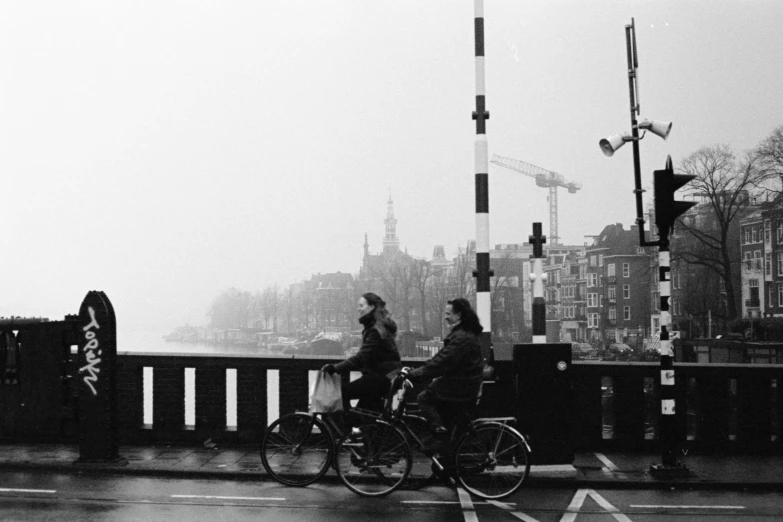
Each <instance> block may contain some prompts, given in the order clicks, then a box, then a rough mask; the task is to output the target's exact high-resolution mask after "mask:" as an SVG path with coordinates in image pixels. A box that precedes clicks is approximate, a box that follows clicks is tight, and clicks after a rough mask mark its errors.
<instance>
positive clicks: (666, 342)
mask: <svg viewBox="0 0 783 522" xmlns="http://www.w3.org/2000/svg"><path fill="white" fill-rule="evenodd" d="M660 239H661V241H660V248H659V250H658V290H659V291H660V294H661V296H660V299H661V319H660V320H661V343H660V348H659V354H660V357H661V422H660V427H661V428H660V432H661V433H660V440H661V449H662V452H663V455H662V458H661V462H662V465H663V466H664V467H666V468H668V467H676V466H677V454H676V446H677V440H676V439H677V418H676V417H675V389H674V350H673V348H672V342H671V339H670V338H669V335H670V333H669V328H671V326H670V323H671V314H670V313H669V297H670V296H671V282H670V281H671V280H670V277H671V266H670V263H669V238H668V234H665V233H664V234H661V238H660Z"/></svg>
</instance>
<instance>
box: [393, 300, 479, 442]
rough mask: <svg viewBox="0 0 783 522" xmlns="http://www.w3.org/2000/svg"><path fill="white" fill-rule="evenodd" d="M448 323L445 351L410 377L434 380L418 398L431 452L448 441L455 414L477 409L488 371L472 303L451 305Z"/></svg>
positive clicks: (449, 305)
mask: <svg viewBox="0 0 783 522" xmlns="http://www.w3.org/2000/svg"><path fill="white" fill-rule="evenodd" d="M444 319H445V321H446V324H447V325H448V326H449V328H450V329H451V332H450V333H449V334H448V335H447V336H446V338H445V339H444V340H443V348H441V349H440V351H438V353H436V354H435V355H434V356H433V357H432V358H431V359H430V360H428V361H427V362H426V363H424V366H421V367H419V368H416V369H414V370H411V372H410V373H409V374H408V377H409V378H410V379H411V380H414V379H415V380H419V379H422V380H424V379H433V381H432V382H431V383H430V384H429V385H428V386H427V387H426V388H425V390H424V391H422V392H421V393H420V394H419V395H418V403H419V408H420V409H421V411H422V413H423V415H424V416H425V417H426V419H427V422H428V424H429V427H430V431H431V432H432V435H433V436H434V437H433V438H431V439H430V440H428V441H426V447H427V449H429V450H431V451H435V450H437V449H438V448H439V447H440V444H441V443H443V442H445V440H446V438H447V437H448V431H449V430H448V428H449V427H451V423H452V418H453V412H454V411H457V409H465V408H472V407H473V406H475V404H476V401H477V400H478V397H479V393H480V390H481V381H482V375H483V370H484V356H483V355H482V353H481V343H480V341H479V335H480V334H481V332H482V331H483V330H484V327H483V326H481V322H480V321H479V318H478V316H477V315H476V312H475V311H473V308H471V306H470V302H468V300H467V299H464V298H462V297H460V298H457V299H452V300H451V301H448V303H447V304H446V310H445V312H444ZM444 421H445V423H444Z"/></svg>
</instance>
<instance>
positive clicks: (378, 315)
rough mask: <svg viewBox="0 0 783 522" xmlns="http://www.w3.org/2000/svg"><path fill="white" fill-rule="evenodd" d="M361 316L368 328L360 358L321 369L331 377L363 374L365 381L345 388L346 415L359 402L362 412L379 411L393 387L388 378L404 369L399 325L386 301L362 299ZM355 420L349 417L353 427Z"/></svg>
mask: <svg viewBox="0 0 783 522" xmlns="http://www.w3.org/2000/svg"><path fill="white" fill-rule="evenodd" d="M358 312H359V322H360V323H361V324H362V325H363V326H364V329H363V330H362V346H361V348H359V351H358V352H357V353H356V355H353V356H351V357H349V358H348V359H346V360H344V361H342V362H340V363H337V364H327V365H325V366H324V367H323V368H321V371H323V372H326V373H329V374H333V373H335V372H337V373H339V374H347V373H349V372H351V371H354V370H361V372H362V376H361V377H359V378H358V379H356V380H354V381H351V382H349V383H348V384H344V385H343V389H342V395H343V409H344V410H345V412H346V413H348V412H349V411H350V408H351V402H350V401H351V400H353V399H359V403H358V404H357V407H359V408H364V409H378V408H379V407H380V405H381V404H382V398H383V397H384V396H386V394H387V393H388V392H389V387H390V385H391V381H390V380H389V378H388V377H387V374H389V373H392V372H395V371H396V370H399V368H400V352H399V351H398V350H397V344H396V343H395V341H394V338H395V336H396V334H397V324H396V323H395V322H394V320H393V319H392V318H391V316H390V314H389V311H388V310H387V309H386V303H385V302H384V300H383V299H381V298H380V296H378V295H377V294H374V293H372V292H367V293H366V294H363V295H362V297H361V298H360V299H359V304H358ZM352 420H353V419H352V418H351V416H350V415H346V421H347V423H348V424H352V422H351V421H352Z"/></svg>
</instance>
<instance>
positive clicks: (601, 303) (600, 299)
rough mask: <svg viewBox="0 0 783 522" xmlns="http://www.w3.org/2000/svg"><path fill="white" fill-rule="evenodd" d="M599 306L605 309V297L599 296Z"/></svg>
mask: <svg viewBox="0 0 783 522" xmlns="http://www.w3.org/2000/svg"><path fill="white" fill-rule="evenodd" d="M598 306H599V307H600V308H603V307H604V296H603V295H599V296H598Z"/></svg>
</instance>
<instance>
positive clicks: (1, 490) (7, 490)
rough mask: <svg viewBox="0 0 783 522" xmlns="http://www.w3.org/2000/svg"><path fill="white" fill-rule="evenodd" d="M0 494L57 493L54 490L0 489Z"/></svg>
mask: <svg viewBox="0 0 783 522" xmlns="http://www.w3.org/2000/svg"><path fill="white" fill-rule="evenodd" d="M0 492H2V493H50V494H51V493H57V490H56V489H16V488H0Z"/></svg>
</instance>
